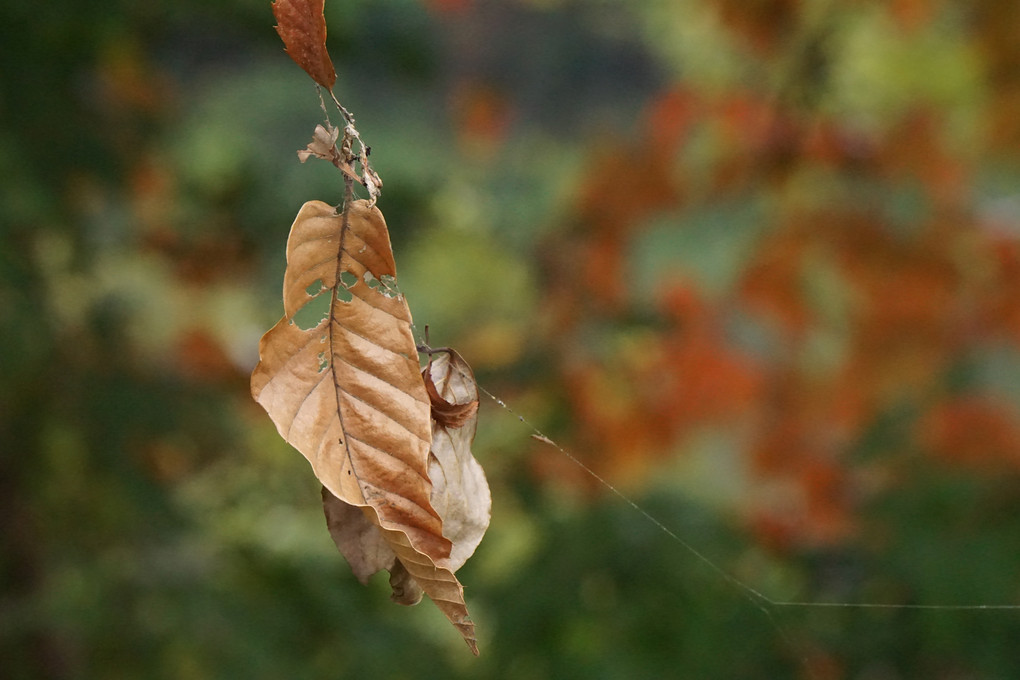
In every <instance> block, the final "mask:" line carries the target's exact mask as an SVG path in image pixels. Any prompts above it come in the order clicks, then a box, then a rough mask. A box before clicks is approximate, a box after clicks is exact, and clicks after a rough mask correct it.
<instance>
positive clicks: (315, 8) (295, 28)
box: [273, 0, 336, 90]
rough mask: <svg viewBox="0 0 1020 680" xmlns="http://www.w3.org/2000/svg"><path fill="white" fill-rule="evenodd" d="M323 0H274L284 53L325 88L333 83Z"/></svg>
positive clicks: (278, 31)
mask: <svg viewBox="0 0 1020 680" xmlns="http://www.w3.org/2000/svg"><path fill="white" fill-rule="evenodd" d="M324 5H325V0H276V1H275V2H274V3H273V16H274V17H276V23H277V25H276V32H277V33H279V34H280V37H281V38H282V39H283V45H284V47H285V48H286V51H287V54H288V55H290V58H291V59H293V60H294V62H295V63H296V64H297V65H298V66H300V67H301V68H303V69H304V70H305V72H306V73H308V75H310V76H311V77H312V80H314V81H315V82H317V83H318V84H319V85H321V86H323V87H324V88H326V89H327V90H330V89H332V88H333V85H334V84H335V83H336V71H335V70H334V68H333V61H332V60H331V59H330V58H329V52H327V51H326V18H325V16H323V9H324Z"/></svg>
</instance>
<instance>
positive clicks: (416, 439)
mask: <svg viewBox="0 0 1020 680" xmlns="http://www.w3.org/2000/svg"><path fill="white" fill-rule="evenodd" d="M283 298H284V311H285V314H284V317H283V318H282V319H281V320H280V321H279V322H278V323H277V324H276V325H275V326H274V327H273V328H272V329H270V331H269V332H268V333H266V334H265V336H263V338H262V341H261V343H260V344H259V364H258V365H257V366H256V367H255V370H254V372H253V373H252V396H253V397H254V398H255V400H256V401H257V402H258V403H259V404H261V405H262V406H263V407H264V408H265V409H266V411H267V412H268V413H269V416H270V417H271V418H272V420H273V422H274V423H275V424H276V427H277V430H278V431H279V432H280V434H281V436H283V438H284V439H286V440H287V441H288V442H290V443H291V444H292V445H293V446H294V447H295V448H296V449H298V450H299V451H300V452H301V453H302V454H303V455H304V456H305V457H306V458H307V459H308V461H309V462H310V463H311V465H312V469H313V470H314V471H315V475H316V477H318V478H319V480H320V481H321V482H322V484H323V486H324V487H326V489H328V491H329V492H330V493H331V494H332V495H333V496H336V498H337V499H339V500H340V501H342V502H344V503H347V504H348V505H352V506H357V507H358V508H359V509H360V510H361V512H362V513H363V514H364V515H365V517H366V518H367V519H368V521H369V522H370V523H371V524H373V525H375V526H376V527H378V530H379V532H380V533H381V534H382V537H383V539H384V541H385V542H386V544H387V545H388V546H389V548H390V549H391V550H392V551H393V553H394V555H395V556H396V558H397V560H398V561H399V563H400V568H401V569H403V570H406V572H407V573H408V574H409V575H410V576H411V577H412V578H413V580H414V581H415V582H417V584H418V585H419V586H420V587H421V589H422V590H423V591H424V592H425V593H426V594H427V595H428V596H429V597H430V598H431V599H432V600H433V601H434V602H435V603H436V605H437V606H438V607H439V608H440V610H442V612H443V613H444V614H445V615H446V616H447V618H449V619H450V621H451V622H452V623H453V624H454V626H456V627H457V628H458V630H460V632H461V634H462V635H463V636H464V639H465V640H466V641H467V643H468V646H469V647H470V648H471V650H472V651H473V652H474V653H475V654H477V653H478V649H477V645H476V644H475V637H474V624H473V623H472V622H471V619H470V618H469V617H468V613H467V607H466V605H465V603H464V589H463V586H461V584H460V583H459V582H458V581H457V578H456V577H455V576H454V575H453V571H452V569H451V568H450V566H449V565H450V555H451V550H452V544H451V542H450V540H449V539H448V538H446V537H445V536H443V526H442V520H441V518H440V515H439V513H438V512H437V511H436V509H435V508H434V507H433V506H432V504H431V500H430V497H431V495H432V483H431V482H430V480H429V476H428V470H429V452H430V447H431V443H432V433H431V427H430V423H431V418H430V404H429V398H428V394H427V392H426V390H425V385H424V381H423V379H422V376H421V374H420V373H419V366H418V355H417V350H416V348H415V344H414V338H413V336H412V335H411V326H410V324H411V315H410V311H409V310H408V307H407V303H406V301H405V300H404V298H403V296H402V295H401V294H400V293H399V291H398V290H397V289H396V267H395V265H394V261H393V253H392V250H391V248H390V241H389V233H388V231H387V229H386V223H385V220H384V219H383V216H382V213H381V212H379V210H378V209H377V208H374V207H372V206H371V205H370V204H369V203H368V202H367V201H352V202H349V203H348V204H347V208H346V210H345V211H344V213H343V214H337V213H336V211H335V210H334V208H333V207H332V206H329V205H326V204H325V203H322V202H321V201H311V202H308V203H306V204H305V205H304V206H302V208H301V210H300V212H299V213H298V216H297V218H296V219H295V220H294V225H293V226H292V227H291V232H290V238H289V240H288V242H287V271H286V274H285V276H284V286H283ZM308 308H311V309H312V310H313V312H312V313H311V314H308V313H307V309H308ZM320 308H321V309H320ZM327 513H328V508H327ZM327 517H328V514H327ZM340 521H342V518H341V519H340ZM355 533H356V534H357V533H359V532H355ZM341 550H343V548H341ZM373 550H376V552H378V546H377V545H375V546H374V547H373ZM378 559H379V557H378V554H376V555H375V556H374V557H372V558H370V559H367V560H366V562H365V564H364V565H362V566H361V567H359V568H358V569H363V570H364V569H369V568H371V567H372V566H374V565H375V564H376V563H377V561H378ZM394 566H396V565H394ZM356 573H357V571H356ZM392 576H394V572H392V571H391V577H392ZM397 578H398V581H399V570H398V574H397Z"/></svg>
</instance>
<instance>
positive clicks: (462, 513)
mask: <svg viewBox="0 0 1020 680" xmlns="http://www.w3.org/2000/svg"><path fill="white" fill-rule="evenodd" d="M424 373H425V375H426V378H425V386H426V389H427V390H428V392H429V396H430V398H431V401H432V415H433V421H432V455H431V456H430V457H429V478H430V479H431V480H432V498H431V500H432V506H433V507H434V508H435V509H436V511H437V512H439V515H440V516H441V517H442V518H443V535H444V536H446V537H447V538H448V539H450V542H451V543H452V544H453V549H452V550H451V551H450V557H449V559H448V560H447V561H446V563H445V564H446V566H447V567H449V569H450V570H451V571H454V572H455V571H457V570H458V569H460V568H461V567H462V566H463V565H464V563H465V562H466V561H467V559H468V558H469V557H471V555H472V554H473V553H474V551H475V548H477V547H478V544H479V543H480V542H481V540H482V536H484V535H485V531H486V529H488V527H489V519H490V516H491V511H492V498H491V496H490V494H489V484H488V482H487V481H486V480H485V472H484V471H483V470H482V466H481V465H479V464H478V461H477V460H475V457H474V455H472V453H471V443H472V441H473V440H474V438H475V429H476V426H477V424H478V387H477V385H476V384H475V378H474V374H473V373H472V372H471V367H470V366H468V364H467V362H466V361H464V359H463V357H461V356H460V354H458V353H457V352H455V351H453V350H449V349H447V350H438V351H436V352H435V353H433V355H432V358H431V360H430V361H429V364H428V365H427V366H426V368H425V370H424ZM433 395H434V396H433ZM437 401H439V402H441V403H442V404H443V406H442V412H445V413H451V412H453V413H454V414H455V415H454V416H452V417H451V418H449V419H448V420H447V421H446V422H444V421H443V420H441V419H440V418H437V417H436V413H437V411H436V402H437ZM458 409H459V410H458Z"/></svg>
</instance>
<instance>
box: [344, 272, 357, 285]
mask: <svg viewBox="0 0 1020 680" xmlns="http://www.w3.org/2000/svg"><path fill="white" fill-rule="evenodd" d="M357 282H358V277H357V276H356V275H355V274H354V273H353V272H347V271H344V272H340V285H341V286H343V287H344V288H353V287H354V284H356V283H357Z"/></svg>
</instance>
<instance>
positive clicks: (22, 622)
mask: <svg viewBox="0 0 1020 680" xmlns="http://www.w3.org/2000/svg"><path fill="white" fill-rule="evenodd" d="M326 16H327V21H328V25H329V42H328V44H329V48H330V51H331V53H332V56H333V59H334V61H335V63H336V65H337V70H338V72H339V82H338V86H337V93H338V96H339V97H340V99H341V100H342V101H343V102H344V103H345V104H346V106H347V107H348V108H350V109H351V110H352V111H353V112H354V113H355V115H356V116H357V118H358V122H359V129H360V130H361V132H362V135H363V136H364V138H365V139H366V141H367V143H368V144H370V145H371V146H372V149H373V159H375V163H376V168H377V170H378V171H379V173H380V174H381V175H382V177H383V180H384V181H385V188H384V192H383V196H382V199H381V202H380V206H381V208H382V209H383V211H384V213H385V214H386V216H387V219H388V222H389V225H390V228H391V230H392V239H393V242H394V248H395V252H396V257H397V262H398V268H399V273H400V285H401V288H402V290H403V291H404V293H405V294H406V295H407V297H408V299H409V301H410V304H411V307H412V311H413V313H414V316H415V320H416V324H417V328H418V331H419V332H421V331H423V329H424V326H425V325H428V326H429V328H430V332H431V340H432V344H433V345H444V344H448V345H452V346H455V347H457V348H458V349H459V350H460V351H461V352H462V353H463V355H464V356H465V357H466V359H467V360H468V361H469V362H471V363H472V365H473V366H474V367H475V370H476V372H477V374H478V378H479V381H480V384H481V385H482V387H484V388H485V389H486V390H488V391H490V392H491V393H493V394H495V395H497V397H499V398H500V399H502V400H504V401H505V402H506V403H508V404H509V405H510V406H511V407H512V408H513V409H514V411H515V413H516V414H519V415H521V416H524V417H525V418H527V419H528V420H529V421H530V422H531V423H532V424H533V425H534V426H536V427H538V428H539V429H540V430H541V431H542V432H544V433H545V434H547V435H549V436H551V437H553V438H554V439H555V440H556V441H557V442H559V443H560V444H561V445H562V446H563V447H565V448H566V449H567V450H568V451H570V452H571V453H572V455H574V456H576V457H577V458H578V459H579V460H580V461H582V462H583V463H584V464H585V465H587V466H589V467H590V468H591V470H593V471H595V472H596V473H597V474H598V475H601V476H602V477H603V478H605V479H606V480H607V481H609V482H610V483H611V484H613V485H614V486H615V487H616V488H617V489H619V490H620V491H621V492H623V493H624V494H626V495H627V496H629V497H630V498H633V499H634V500H635V501H637V503H639V504H640V505H641V507H642V508H643V509H644V510H645V511H647V512H648V513H649V514H651V515H652V516H654V517H656V518H658V519H659V520H660V521H661V522H662V523H663V524H664V525H665V526H667V527H668V528H669V529H670V530H671V531H673V532H675V534H676V535H677V536H678V537H680V539H681V540H682V541H685V542H687V543H688V544H689V545H691V546H693V547H695V548H696V549H697V550H698V551H700V552H701V553H702V554H703V555H705V556H706V557H708V558H709V559H710V560H711V561H712V562H713V563H714V564H715V565H716V566H717V567H718V568H719V569H721V570H723V571H725V572H726V573H728V574H730V575H732V576H733V577H734V578H736V579H739V580H740V581H742V582H743V583H745V584H746V585H748V586H749V587H752V588H754V589H757V590H759V591H760V592H762V593H764V594H766V595H767V596H768V597H769V598H772V599H773V600H777V601H789V600H793V601H809V602H841V603H860V602H866V603H889V604H915V605H917V604H921V605H925V604H947V605H953V604H998V605H1002V604H1007V605H1018V604H1020V4H1018V3H1017V2H1015V0H974V1H972V2H951V1H949V0H889V1H887V2H878V1H874V0H643V1H641V2H625V1H623V0H620V1H615V2H614V1H611V0H530V1H528V0H501V1H497V0H475V1H471V0H375V1H372V2H369V1H368V0H360V1H359V0H327V3H326ZM273 23H274V22H273V19H272V15H271V11H270V6H269V2H268V0H266V1H265V2H262V1H259V2H256V1H254V0H243V1H242V0H219V1H216V2H199V1H197V0H175V1H174V2H169V1H166V0H152V1H150V2H134V1H133V0H107V1H106V2H98V1H89V0H53V1H52V2H47V3H42V4H39V3H17V2H8V3H4V4H3V5H2V8H0V121H2V125H0V528H2V539H0V541H2V547H0V578H2V596H0V676H2V677H4V678H12V679H27V678H90V679H91V678H96V679H105V678H168V679H192V678H194V679H204V678H359V679H360V678H388V679H389V678H415V679H419V680H423V679H425V678H444V679H446V678H507V679H513V678H520V679H527V680H541V679H546V678H548V679H562V678H585V679H586V680H591V679H595V678H673V677H676V678H680V677H683V678H813V679H815V680H830V679H837V678H861V679H869V680H886V679H890V680H891V679H895V678H922V677H923V678H943V679H953V680H956V679H964V678H967V679H969V678H981V679H984V678H1004V679H1005V678H1016V677H1020V612H1018V611H946V610H904V609H853V608H790V607H770V606H760V604H761V603H756V602H755V601H754V600H753V598H749V597H748V596H747V593H746V592H744V591H742V590H741V589H740V588H738V587H734V586H733V584H732V583H731V582H729V581H727V580H726V579H725V578H723V577H722V576H721V575H720V573H718V572H717V571H716V570H714V569H713V568H711V567H709V566H707V565H706V564H705V563H704V562H703V561H702V560H699V559H698V558H697V557H695V556H694V555H693V554H692V553H691V552H690V551H689V550H687V549H686V548H685V547H684V545H682V544H681V543H680V542H679V541H677V540H674V539H673V538H671V537H669V536H668V535H666V534H665V533H664V532H663V531H662V530H661V529H660V528H659V527H657V526H656V525H655V524H654V523H653V522H651V521H649V519H648V518H647V517H645V516H644V515H642V514H641V513H640V512H638V511H636V510H635V509H634V508H633V507H631V506H630V505H629V504H627V503H626V502H624V501H623V500H622V499H621V498H620V497H618V496H617V495H614V494H613V493H611V492H610V491H609V490H607V488H606V487H604V486H603V485H601V484H599V483H598V482H597V481H596V480H595V479H594V478H593V477H592V476H591V475H589V474H588V473H587V472H585V471H584V470H583V469H581V468H580V467H579V466H578V465H576V464H575V463H573V462H572V461H571V460H569V459H568V458H567V457H565V456H563V455H562V454H561V453H559V452H558V451H556V450H555V449H554V448H551V447H549V446H548V445H545V444H543V443H541V442H538V441H536V440H534V439H533V438H531V437H530V435H531V434H532V429H531V428H530V427H528V426H526V425H524V424H522V423H521V422H520V421H519V419H518V418H517V417H516V415H514V414H513V413H508V412H507V411H505V410H503V409H502V408H500V407H499V405H497V404H496V403H495V402H493V401H491V400H486V401H485V402H484V403H483V404H482V407H481V416H480V426H479V433H478V438H477V440H476V444H475V453H476V455H477V457H478V458H479V459H480V460H481V462H482V463H483V465H484V466H485V467H486V469H487V471H488V476H489V480H490V484H491V485H492V489H493V496H494V516H493V522H492V527H491V529H490V531H489V534H488V536H487V537H486V539H485V541H484V542H483V543H482V545H481V547H480V548H479V550H478V552H477V553H476V556H475V557H474V558H473V559H472V561H470V562H469V563H468V564H467V566H466V567H465V568H464V569H463V570H462V571H461V572H460V575H461V577H462V581H463V582H464V583H466V584H467V597H468V604H469V607H470V609H471V611H472V613H473V617H474V619H475V621H476V623H477V625H478V632H479V635H480V639H479V642H480V646H481V649H482V655H481V657H480V658H478V659H475V658H473V657H472V656H471V655H470V653H469V652H468V650H467V649H466V648H465V646H464V644H463V642H462V641H461V640H460V638H459V635H457V633H456V631H454V630H453V629H452V627H450V626H449V624H448V623H447V622H446V621H445V620H444V619H443V617H442V616H441V615H440V614H439V613H438V611H437V610H436V609H435V608H434V607H433V606H432V605H431V604H430V603H428V602H424V603H422V604H421V605H419V606H418V607H415V608H411V609H405V608H403V607H399V606H397V605H394V604H392V603H390V602H389V601H388V600H387V595H388V588H387V585H386V582H385V578H384V577H377V580H375V581H373V582H372V584H371V585H370V587H368V588H363V587H362V586H360V585H359V584H358V583H357V582H356V581H355V579H354V578H353V577H352V575H351V573H350V571H349V569H348V567H347V565H346V564H345V563H344V562H343V560H342V559H341V558H340V556H339V555H338V554H337V553H336V551H335V549H334V547H333V544H332V542H331V540H330V538H329V536H328V534H327V532H326V528H325V523H324V520H323V518H322V514H321V508H320V506H319V493H318V484H317V482H316V481H315V479H314V478H313V476H312V474H311V471H310V469H309V467H308V465H307V463H306V462H305V461H304V460H303V459H302V457H301V456H300V455H299V454H298V453H296V452H295V451H293V450H291V449H290V448H289V447H288V446H287V445H286V444H285V443H284V442H282V441H281V440H280V438H279V437H278V436H277V434H276V432H275V429H274V428H273V426H272V424H271V423H270V421H269V419H268V417H267V416H266V415H265V414H264V413H263V412H262V410H261V409H260V408H259V407H258V406H257V405H256V404H254V403H253V402H252V401H251V399H250V397H249V395H248V375H249V373H250V371H251V369H252V367H253V366H254V364H255V362H256V360H257V343H258V339H259V336H260V335H261V333H262V332H263V331H264V330H266V329H268V328H269V327H270V326H271V325H272V324H273V323H275V321H276V320H277V319H278V318H279V315H280V314H281V312H282V303H281V300H280V289H281V283H282V276H283V267H284V246H285V242H286V237H287V231H288V228H289V226H290V223H291V221H292V219H293V216H294V215H295V214H296V212H297V210H298V208H299V206H300V205H301V203H302V202H304V201H306V200H309V199H322V200H325V201H328V202H339V201H340V199H341V197H342V181H341V178H340V176H339V173H338V172H337V171H336V170H335V169H334V168H332V166H329V165H328V164H326V163H321V162H318V163H316V162H310V163H308V164H307V165H301V164H299V163H298V161H297V158H296V155H295V151H296V150H297V149H299V148H302V147H304V145H305V144H307V143H308V141H309V140H310V138H311V132H312V129H313V128H314V126H315V124H316V123H317V122H319V121H320V120H321V111H320V110H319V102H318V98H317V96H316V93H315V88H314V85H313V84H312V83H311V81H310V80H309V79H308V78H307V76H306V75H305V74H304V73H303V72H302V71H301V70H300V69H298V67H297V66H295V65H294V64H293V63H292V62H291V61H290V60H289V59H288V58H287V57H286V56H285V55H284V53H283V51H282V45H281V44H280V42H279V39H278V38H277V36H276V34H275V32H274V31H273V29H272V25H273Z"/></svg>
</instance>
